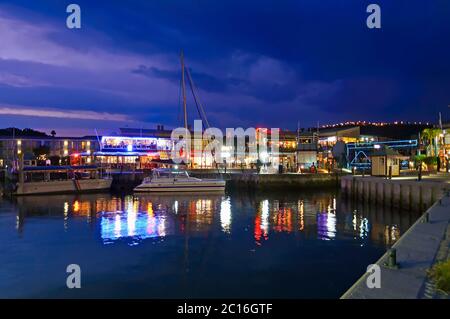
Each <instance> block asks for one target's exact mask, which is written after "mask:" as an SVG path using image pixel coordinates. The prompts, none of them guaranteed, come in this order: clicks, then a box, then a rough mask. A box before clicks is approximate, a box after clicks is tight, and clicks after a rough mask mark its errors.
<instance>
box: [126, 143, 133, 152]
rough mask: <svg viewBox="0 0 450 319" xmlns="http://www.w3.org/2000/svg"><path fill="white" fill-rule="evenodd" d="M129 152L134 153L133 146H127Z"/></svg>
mask: <svg viewBox="0 0 450 319" xmlns="http://www.w3.org/2000/svg"><path fill="white" fill-rule="evenodd" d="M127 151H128V152H132V151H133V145H132V144H128V145H127Z"/></svg>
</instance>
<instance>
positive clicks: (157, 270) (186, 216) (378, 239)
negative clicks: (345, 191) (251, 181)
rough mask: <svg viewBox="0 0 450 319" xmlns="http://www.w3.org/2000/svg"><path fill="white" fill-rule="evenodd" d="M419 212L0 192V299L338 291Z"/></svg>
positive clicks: (321, 200) (238, 198) (259, 200)
mask: <svg viewBox="0 0 450 319" xmlns="http://www.w3.org/2000/svg"><path fill="white" fill-rule="evenodd" d="M417 218H418V213H411V212H405V211H403V212H402V211H399V210H395V209H391V208H383V207H376V206H373V205H369V204H355V203H352V202H349V201H348V200H345V199H344V198H343V197H341V196H340V195H339V194H338V193H337V192H336V191H334V190H329V191H324V192H298V191H296V192H280V193H277V192H267V193H261V192H243V191H241V192H227V193H225V194H217V195H215V194H211V195H205V194H199V195H180V194H176V195H174V194H172V195H170V194H165V195H150V194H142V195H133V194H109V193H105V194H83V195H48V196H25V197H17V198H13V199H3V200H0V264H1V268H0V297H1V298H15V297H19V298H22V297H24V298H102V297H104V298H227V297H228V298H338V297H340V296H341V295H342V294H343V293H344V292H345V291H346V290H347V289H348V288H349V287H350V286H351V285H352V284H353V283H354V282H355V281H356V280H357V279H358V278H359V277H360V276H361V275H362V274H363V273H364V272H365V270H366V268H367V266H368V265H369V264H371V263H373V262H374V261H376V260H377V259H378V258H379V257H380V256H381V255H382V254H383V253H384V252H385V251H386V249H387V248H388V247H389V246H390V245H392V244H393V243H394V242H395V241H396V240H397V239H398V238H399V237H400V236H401V234H402V233H403V232H405V231H406V230H407V229H408V227H409V226H410V225H411V224H412V223H414V221H415V220H416V219H417ZM70 264H77V265H79V266H80V269H81V288H79V289H76V288H75V289H68V288H67V286H66V279H67V276H68V275H69V274H68V273H67V272H66V268H67V266H68V265H70Z"/></svg>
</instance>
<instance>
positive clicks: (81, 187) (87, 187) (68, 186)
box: [13, 165, 112, 195]
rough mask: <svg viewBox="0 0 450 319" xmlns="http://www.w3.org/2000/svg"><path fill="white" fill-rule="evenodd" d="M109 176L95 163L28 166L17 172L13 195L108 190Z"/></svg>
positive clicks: (110, 180) (109, 185)
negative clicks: (17, 176)
mask: <svg viewBox="0 0 450 319" xmlns="http://www.w3.org/2000/svg"><path fill="white" fill-rule="evenodd" d="M111 184H112V179H111V177H105V176H102V173H101V170H100V169H99V168H98V167H97V166H95V165H84V166H28V167H24V168H23V170H22V171H21V172H19V182H18V183H17V186H16V188H15V190H14V191H13V194H14V195H31V194H52V193H79V192H89V191H101V190H109V189H110V187H111Z"/></svg>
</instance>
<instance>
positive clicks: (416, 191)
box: [341, 175, 450, 299]
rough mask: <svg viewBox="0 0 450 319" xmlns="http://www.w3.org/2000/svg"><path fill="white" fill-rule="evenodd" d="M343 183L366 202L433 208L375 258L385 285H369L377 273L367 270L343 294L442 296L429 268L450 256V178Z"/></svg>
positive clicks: (345, 180)
mask: <svg viewBox="0 0 450 319" xmlns="http://www.w3.org/2000/svg"><path fill="white" fill-rule="evenodd" d="M341 187H342V191H343V192H344V193H345V194H347V195H348V196H354V198H357V199H358V200H362V201H371V202H378V203H383V204H384V205H391V206H393V207H399V208H409V209H411V210H417V209H421V208H423V207H427V206H429V207H428V208H427V209H426V210H425V212H424V213H423V215H422V216H421V217H420V218H419V219H418V220H417V221H416V222H415V223H414V224H413V225H412V226H411V227H410V228H409V229H408V231H406V232H405V233H404V234H403V235H402V236H401V237H400V239H399V240H398V241H397V242H396V243H395V244H394V245H393V246H392V248H391V249H389V250H388V251H387V252H386V253H385V254H384V255H383V256H382V257H381V258H380V259H379V260H378V261H374V264H375V265H378V266H379V267H380V287H379V288H376V287H372V286H371V287H372V288H370V287H369V286H370V285H367V280H368V278H369V276H370V274H371V272H366V273H365V274H364V275H363V276H362V277H361V278H360V279H359V280H358V281H357V282H356V283H355V284H354V285H353V286H352V287H350V289H348V290H347V292H346V293H345V294H344V295H343V296H342V297H341V298H342V299H384V298H387V299H416V298H424V299H426V298H436V297H437V298H439V296H440V295H439V294H438V293H437V292H436V289H435V287H434V284H433V282H432V281H431V280H430V279H429V278H428V275H427V271H428V270H429V269H430V268H431V267H432V266H433V264H435V263H436V262H437V261H444V260H446V259H448V258H449V257H450V256H449V242H450V241H449V239H450V238H449V237H450V226H449V225H450V178H449V177H448V176H446V175H432V176H428V177H426V178H424V179H422V180H421V181H418V180H416V179H414V177H403V178H402V177H399V178H392V179H385V178H380V177H362V176H345V177H343V178H342V179H341ZM430 203H431V204H430ZM368 266H369V265H368Z"/></svg>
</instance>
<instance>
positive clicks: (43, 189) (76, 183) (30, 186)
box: [14, 179, 112, 195]
mask: <svg viewBox="0 0 450 319" xmlns="http://www.w3.org/2000/svg"><path fill="white" fill-rule="evenodd" d="M111 184H112V179H80V180H63V181H50V182H29V183H23V184H22V185H19V186H18V187H17V190H16V191H15V193H14V194H15V195H30V194H54V193H81V192H93V191H101V190H109V189H110V188H111Z"/></svg>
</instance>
